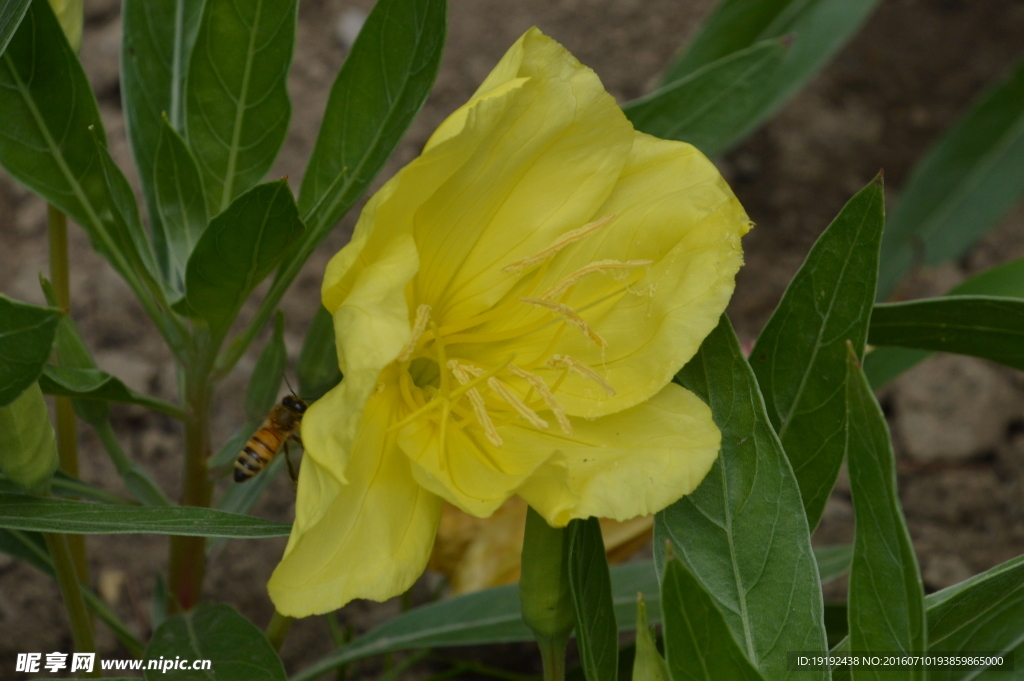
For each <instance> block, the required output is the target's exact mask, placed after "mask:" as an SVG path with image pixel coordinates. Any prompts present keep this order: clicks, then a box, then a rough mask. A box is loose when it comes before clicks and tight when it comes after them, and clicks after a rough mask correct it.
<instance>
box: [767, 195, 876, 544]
mask: <svg viewBox="0 0 1024 681" xmlns="http://www.w3.org/2000/svg"><path fill="white" fill-rule="evenodd" d="M883 204H884V195H883V192H882V177H881V175H879V176H878V177H876V178H875V180H874V181H873V182H871V183H870V184H869V185H868V186H867V187H865V188H864V189H862V190H860V191H859V192H858V193H857V194H856V195H855V196H854V197H853V198H852V199H850V201H849V202H848V203H847V204H846V206H844V207H843V210H842V211H841V212H840V213H839V215H837V216H836V218H835V220H833V221H832V224H831V225H829V227H828V229H826V230H825V232H824V233H823V234H822V235H821V237H820V238H819V239H818V241H817V242H816V243H815V244H814V247H813V248H812V249H811V252H810V253H809V254H808V255H807V259H806V260H805V261H804V264H803V265H802V266H801V267H800V270H799V271H798V272H797V273H796V276H794V277H793V280H792V281H791V282H790V284H789V287H788V288H787V289H786V293H785V294H784V295H783V296H782V301H781V302H780V303H779V306H778V307H777V308H776V309H775V312H774V313H772V317H771V319H769V320H768V324H767V325H766V326H765V328H764V331H762V332H761V335H760V337H759V338H758V339H757V344H756V345H755V346H754V349H753V350H752V351H751V353H750V364H751V366H752V367H753V368H754V374H755V375H756V376H757V382H758V384H759V385H760V386H761V391H762V393H763V394H764V401H765V407H766V408H767V410H768V417H769V418H770V419H771V422H772V425H773V426H774V427H775V430H776V432H777V433H778V434H779V439H780V440H781V441H782V447H783V449H784V450H785V452H786V456H788V457H789V461H790V463H792V465H793V472H794V473H795V474H796V479H797V482H798V483H799V484H800V494H801V496H802V497H803V501H804V508H805V509H806V511H807V521H808V523H809V524H810V526H811V527H812V528H813V527H815V526H816V525H817V524H818V521H819V520H820V519H821V514H822V512H823V511H824V509H825V502H826V501H827V500H828V497H829V494H831V492H832V487H833V485H835V481H836V476H837V475H838V474H839V467H840V465H841V464H842V462H843V456H844V455H845V453H846V396H845V392H844V390H843V385H844V382H845V378H846V342H847V341H848V340H849V341H852V342H853V346H854V348H855V349H856V351H857V354H858V355H862V354H863V353H864V341H865V339H866V338H867V334H868V320H869V319H870V318H871V307H872V305H873V304H874V300H875V284H876V283H877V277H878V249H879V244H880V243H881V240H882V228H883V226H884V224H885V212H884V207H883Z"/></svg>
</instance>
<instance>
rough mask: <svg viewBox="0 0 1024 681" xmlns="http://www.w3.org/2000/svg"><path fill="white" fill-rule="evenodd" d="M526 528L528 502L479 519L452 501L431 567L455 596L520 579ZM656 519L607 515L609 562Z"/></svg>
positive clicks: (640, 540) (646, 534) (645, 535)
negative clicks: (449, 586)
mask: <svg viewBox="0 0 1024 681" xmlns="http://www.w3.org/2000/svg"><path fill="white" fill-rule="evenodd" d="M525 529H526V502H525V501H523V500H522V499H521V498H519V497H512V498H511V499H509V500H508V501H506V502H505V503H504V505H502V506H501V508H499V509H498V510H497V511H495V512H494V513H493V514H492V515H491V517H490V518H476V517H473V516H471V515H468V514H466V513H463V512H462V511H460V510H459V509H457V508H455V507H454V506H452V505H451V504H448V503H446V504H444V507H443V508H442V509H441V522H440V524H439V525H438V527H437V540H436V541H435V542H434V549H433V551H432V552H431V554H430V563H429V567H430V568H431V569H432V570H437V571H438V572H441V573H442V574H444V576H445V577H447V578H448V583H449V584H450V585H451V588H452V593H453V594H463V593H468V592H470V591H479V590H480V589H486V588H488V587H492V586H501V585H502V584H512V583H514V582H517V581H519V573H520V568H521V565H520V560H519V559H520V556H521V555H522V553H523V536H524V534H525V532H524V530H525ZM653 529H654V517H653V516H649V515H645V516H638V517H636V518H631V519H629V520H626V521H623V522H620V521H618V520H611V519H609V518H602V519H601V535H602V537H603V538H604V548H605V551H606V552H607V553H608V562H610V563H621V562H622V561H624V560H626V559H627V558H629V557H630V556H632V555H633V554H634V553H636V552H637V550H639V549H640V548H641V547H643V546H644V545H645V544H646V543H647V542H648V541H649V540H650V538H651V531H652V530H653Z"/></svg>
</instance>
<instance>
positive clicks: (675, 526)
mask: <svg viewBox="0 0 1024 681" xmlns="http://www.w3.org/2000/svg"><path fill="white" fill-rule="evenodd" d="M676 380H677V381H678V382H680V383H682V385H683V386H684V387H685V388H687V389H689V390H692V391H693V392H694V393H696V394H697V395H698V396H699V397H700V398H701V399H703V400H705V401H706V402H708V404H709V405H710V407H711V412H712V415H713V416H714V419H715V423H716V424H717V425H718V427H719V429H721V431H722V451H721V453H720V454H719V457H718V460H717V461H716V462H715V464H714V466H713V467H712V469H711V471H710V472H709V473H708V475H707V477H706V478H705V479H704V482H702V483H701V484H700V486H699V487H698V488H697V489H696V490H695V491H694V492H693V493H692V494H690V495H688V496H685V497H683V498H682V499H680V500H679V501H677V502H676V503H675V504H673V505H671V506H669V507H668V508H667V509H665V510H664V511H662V512H661V513H659V514H658V515H657V516H656V517H655V530H654V533H655V541H654V548H655V555H656V556H657V557H659V560H663V559H664V551H665V540H666V539H671V541H672V547H673V550H674V552H675V553H676V555H678V556H679V558H680V559H681V560H682V561H683V562H684V563H685V564H686V567H687V568H688V569H689V570H690V572H692V573H693V575H694V576H695V577H696V579H697V580H698V581H699V582H700V584H701V585H702V586H703V587H704V589H706V590H707V591H708V593H709V594H710V595H711V596H712V598H714V600H715V602H716V604H717V607H718V608H719V610H721V612H722V614H723V616H724V617H725V621H726V623H727V624H728V625H729V628H730V630H731V631H732V634H733V636H734V637H735V638H736V640H737V641H739V642H740V643H741V645H742V646H743V650H744V653H745V654H746V656H747V658H748V659H750V661H751V662H753V663H754V664H755V666H756V667H757V668H758V669H760V671H761V672H762V673H763V674H764V675H765V676H766V677H767V678H770V679H773V680H775V679H788V678H790V677H791V676H792V678H793V679H799V680H800V681H809V680H810V679H816V678H817V679H825V678H827V676H826V674H825V672H806V671H801V672H788V671H787V669H786V667H787V660H786V651H788V650H824V649H825V626H824V624H823V622H822V595H821V583H820V581H819V578H818V567H817V564H816V563H815V559H814V552H813V551H812V550H811V541H810V532H809V530H808V525H807V517H806V516H805V515H804V513H802V512H801V509H802V508H803V504H802V502H801V500H800V488H799V487H798V486H797V481H796V478H795V477H794V475H793V471H792V469H791V468H790V465H789V460H788V459H787V458H786V455H785V453H784V452H783V450H782V445H781V444H780V443H779V439H778V437H777V436H776V435H775V431H774V429H773V428H772V426H771V423H770V422H769V421H768V416H767V414H766V413H765V407H764V402H763V400H762V399H761V393H760V392H758V389H757V381H756V379H755V378H754V373H753V371H752V370H751V368H750V365H749V364H747V362H746V360H745V359H744V358H743V353H742V352H741V351H740V347H739V342H738V341H737V340H736V334H735V332H733V330H732V325H731V324H730V323H729V320H728V318H727V317H725V316H724V315H723V316H722V320H721V322H720V323H719V325H718V327H717V328H716V329H715V330H714V331H712V332H711V334H710V335H709V336H708V337H707V338H706V339H705V340H704V343H703V344H702V345H701V348H700V351H699V352H698V353H697V355H696V356H695V357H694V358H693V359H692V360H690V362H689V364H687V365H686V366H685V367H683V370H682V371H681V372H680V373H679V374H678V375H677V376H676Z"/></svg>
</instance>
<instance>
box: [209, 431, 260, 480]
mask: <svg viewBox="0 0 1024 681" xmlns="http://www.w3.org/2000/svg"><path fill="white" fill-rule="evenodd" d="M261 423H263V420H262V419H260V420H258V421H257V420H251V421H246V422H245V423H243V424H242V425H240V426H239V427H238V430H236V431H235V432H234V434H233V435H232V436H231V437H230V438H228V440H227V442H225V443H224V446H223V447H221V448H220V449H219V450H217V453H216V454H214V455H213V456H211V457H210V458H208V459H207V460H206V467H207V468H208V469H209V470H211V471H212V470H214V469H216V468H220V467H222V466H227V465H228V464H229V463H232V462H233V461H234V460H235V459H236V458H238V453H239V452H241V451H242V447H244V446H245V443H246V442H248V441H249V438H251V437H252V436H253V435H254V434H255V433H256V431H257V430H259V427H260V424H261Z"/></svg>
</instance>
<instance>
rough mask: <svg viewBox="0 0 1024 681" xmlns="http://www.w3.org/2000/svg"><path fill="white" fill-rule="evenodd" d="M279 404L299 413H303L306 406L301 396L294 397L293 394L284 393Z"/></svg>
mask: <svg viewBox="0 0 1024 681" xmlns="http://www.w3.org/2000/svg"><path fill="white" fill-rule="evenodd" d="M281 404H283V405H284V406H286V407H288V408H289V409H291V410H292V411H295V412H298V413H300V414H303V413H305V411H306V406H307V405H306V402H305V401H304V400H303V399H302V398H301V397H296V396H295V395H285V396H284V399H283V400H281Z"/></svg>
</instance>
